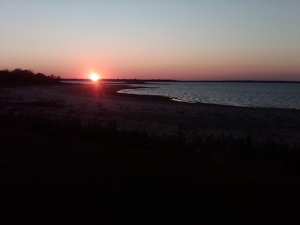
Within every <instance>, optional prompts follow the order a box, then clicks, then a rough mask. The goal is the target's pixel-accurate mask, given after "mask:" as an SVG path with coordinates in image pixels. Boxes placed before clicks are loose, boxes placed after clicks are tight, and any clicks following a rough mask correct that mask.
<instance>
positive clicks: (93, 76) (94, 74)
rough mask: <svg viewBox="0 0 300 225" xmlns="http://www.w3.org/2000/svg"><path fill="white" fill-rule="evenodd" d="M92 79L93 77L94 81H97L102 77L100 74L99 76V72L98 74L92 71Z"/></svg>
mask: <svg viewBox="0 0 300 225" xmlns="http://www.w3.org/2000/svg"><path fill="white" fill-rule="evenodd" d="M90 79H91V80H92V81H97V80H99V79H100V76H99V75H98V74H96V73H92V74H91V75H90Z"/></svg>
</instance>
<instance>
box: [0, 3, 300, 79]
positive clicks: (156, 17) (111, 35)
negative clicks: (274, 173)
mask: <svg viewBox="0 0 300 225" xmlns="http://www.w3.org/2000/svg"><path fill="white" fill-rule="evenodd" d="M299 12H300V1H299V0H294V1H293V0H251V1H250V0H249V1H246V0H245V1H244V0H219V1H218V0H214V1H209V0H198V1H196V0H180V1H176V0H127V1H126V0H119V1H117V0H102V1H96V0H87V1H79V0H63V1H61V0H1V1H0V69H9V70H13V69H16V68H21V69H30V70H32V71H34V72H36V73H37V72H41V73H44V74H46V75H50V74H54V75H56V76H60V77H62V78H88V76H89V74H90V73H91V72H92V71H93V72H95V73H98V74H99V75H101V77H102V78H106V79H116V78H119V79H124V78H127V79H130V78H137V79H176V80H293V81H300V13H299Z"/></svg>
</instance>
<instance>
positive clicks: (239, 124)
mask: <svg viewBox="0 0 300 225" xmlns="http://www.w3.org/2000/svg"><path fill="white" fill-rule="evenodd" d="M124 88H131V87H130V85H122V84H121V85H120V84H71V85H56V86H32V87H29V86H28V87H26V86H24V87H14V88H5V89H3V91H2V92H1V93H0V96H1V99H2V103H1V106H2V111H4V112H5V111H10V110H13V111H14V112H16V113H25V114H26V113H34V114H43V115H46V116H48V117H52V118H68V117H75V116H76V117H78V118H80V119H81V120H82V121H84V122H88V121H92V122H94V123H100V124H103V125H106V124H107V121H109V120H116V122H117V126H118V128H119V129H124V130H140V131H146V132H148V133H149V134H158V135H172V134H176V133H177V132H178V129H179V126H180V127H181V128H182V129H184V132H186V133H187V134H191V135H192V134H195V133H197V135H207V134H213V135H222V134H224V135H233V136H235V137H240V136H242V137H244V136H246V135H251V136H252V137H253V138H255V139H266V138H271V139H274V140H275V141H282V140H284V141H287V142H294V141H299V137H300V128H299V127H300V110H295V109H274V108H269V109H268V108H245V107H234V106H223V105H211V104H188V103H183V102H176V101H171V100H170V99H168V98H166V97H159V96H140V95H130V94H121V93H117V91H118V90H121V89H124ZM133 88H134V87H133ZM39 102H40V103H44V105H43V104H37V103H39ZM33 103H35V104H33Z"/></svg>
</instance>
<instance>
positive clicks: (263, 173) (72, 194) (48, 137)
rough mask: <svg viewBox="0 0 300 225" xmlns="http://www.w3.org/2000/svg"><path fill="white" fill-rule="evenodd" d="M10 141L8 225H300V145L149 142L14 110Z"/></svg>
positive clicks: (4, 128)
mask: <svg viewBox="0 0 300 225" xmlns="http://www.w3.org/2000/svg"><path fill="white" fill-rule="evenodd" d="M0 138H1V142H0V149H1V170H0V178H1V182H2V183H1V186H0V200H1V205H0V222H1V224H70V223H73V224H74V223H76V224H83V223H91V222H92V223H120V222H121V223H124V222H136V223H142V224H145V223H149V224H153V223H157V222H163V223H172V224H174V223H175V224H176V223H177V224H199V223H200V222H209V223H212V222H216V223H228V222H230V223H234V224H241V223H242V224H269V223H275V222H276V223H281V224H283V223H284V224H297V222H298V221H299V219H300V217H299V213H298V209H299V206H300V204H299V203H300V201H299V199H300V198H299V197H300V194H299V187H300V185H299V181H300V180H299V177H298V176H291V175H287V174H286V173H285V172H283V171H284V169H283V170H282V169H281V168H282V167H281V165H282V163H281V162H283V163H285V162H284V161H285V160H286V159H287V158H286V153H287V152H288V151H293V152H297V151H299V145H295V146H293V147H291V146H288V145H287V144H284V143H275V142H273V141H271V140H266V141H264V142H260V143H255V142H254V141H252V140H251V138H250V137H245V138H240V139H234V138H232V137H230V136H229V137H225V136H224V137H213V136H206V137H201V138H200V137H198V138H197V139H194V140H192V139H190V138H189V139H188V138H187V137H185V134H184V127H182V126H180V127H179V128H178V134H177V135H175V136H174V137H159V136H149V135H148V134H147V133H145V132H139V131H124V130H123V131H122V130H119V129H118V125H117V122H116V121H114V120H110V121H109V122H108V123H107V124H103V125H101V124H93V123H92V122H90V123H87V124H82V123H81V122H80V120H79V118H69V119H67V118H66V119H65V120H58V119H57V120H50V119H48V118H44V117H42V116H38V115H26V116H24V115H16V114H14V113H12V112H11V113H8V114H1V115H0ZM290 148H293V150H291V149H290ZM271 150H274V151H273V152H271ZM258 151H261V152H258ZM295 154H296V153H295ZM292 159H294V160H295V157H292ZM259 160H262V161H266V160H267V161H268V163H262V164H260V163H258V162H259ZM277 161H279V164H277ZM286 162H289V161H288V160H287V161H286ZM278 165H279V166H278Z"/></svg>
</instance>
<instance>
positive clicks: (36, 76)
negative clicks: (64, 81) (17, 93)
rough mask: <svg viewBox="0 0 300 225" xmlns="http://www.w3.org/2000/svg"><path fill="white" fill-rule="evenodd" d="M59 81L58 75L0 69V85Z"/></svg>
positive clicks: (56, 82)
mask: <svg viewBox="0 0 300 225" xmlns="http://www.w3.org/2000/svg"><path fill="white" fill-rule="evenodd" d="M59 82H60V77H59V76H54V75H50V76H46V75H45V74H42V73H34V72H32V71H31V70H22V69H15V70H11V71H10V70H7V69H5V70H0V86H14V85H34V84H58V83H59Z"/></svg>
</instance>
